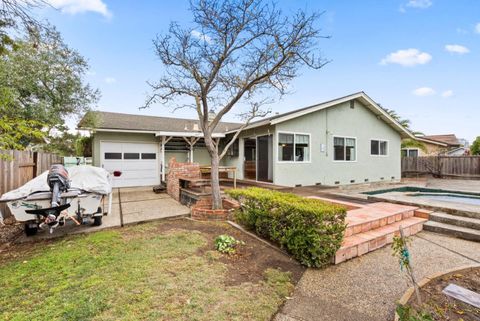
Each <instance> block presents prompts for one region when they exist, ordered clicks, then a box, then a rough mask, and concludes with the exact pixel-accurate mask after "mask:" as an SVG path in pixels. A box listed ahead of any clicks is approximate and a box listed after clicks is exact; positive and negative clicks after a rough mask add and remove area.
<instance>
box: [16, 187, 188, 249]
mask: <svg viewBox="0 0 480 321" xmlns="http://www.w3.org/2000/svg"><path fill="white" fill-rule="evenodd" d="M119 195H120V197H119ZM107 203H108V202H107V201H105V206H107ZM120 210H121V212H122V214H123V223H124V224H134V223H140V222H146V221H152V220H158V219H164V218H172V217H179V216H187V215H189V214H190V209H189V208H188V207H186V206H184V205H182V204H180V203H179V202H177V201H176V200H174V199H173V198H171V197H170V196H169V195H167V194H163V193H161V194H156V193H154V192H153V191H152V188H151V187H136V188H135V187H130V188H120V189H118V188H115V189H114V190H113V191H112V211H111V213H109V214H108V215H106V216H104V217H103V222H102V225H101V226H77V225H76V224H75V223H74V222H73V221H71V220H69V221H68V224H67V225H66V226H64V227H61V228H58V229H56V230H55V232H54V233H53V234H49V233H48V231H39V233H38V234H37V235H35V236H33V237H26V236H25V235H22V236H20V237H19V238H18V239H17V240H16V242H19V243H22V242H31V241H35V240H38V239H49V238H55V237H60V236H63V235H66V234H77V233H89V232H94V231H98V230H102V229H106V228H111V227H118V226H121V219H120Z"/></svg>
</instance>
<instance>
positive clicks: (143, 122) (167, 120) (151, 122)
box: [78, 111, 241, 133]
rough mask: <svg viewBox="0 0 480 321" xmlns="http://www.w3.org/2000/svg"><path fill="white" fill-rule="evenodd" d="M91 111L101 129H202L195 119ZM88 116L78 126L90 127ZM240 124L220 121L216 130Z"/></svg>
mask: <svg viewBox="0 0 480 321" xmlns="http://www.w3.org/2000/svg"><path fill="white" fill-rule="evenodd" d="M91 113H95V116H94V117H95V118H96V120H97V122H98V124H96V128H99V129H116V130H127V131H128V130H138V131H169V132H184V131H200V125H199V121H198V120H195V119H183V118H174V117H157V116H147V115H133V114H122V113H112V112H106V111H94V112H91ZM90 116H91V115H90ZM88 118H89V117H88V116H87V115H85V116H84V117H83V118H82V119H81V120H80V122H79V123H78V128H80V129H82V128H83V129H87V128H88V127H89V126H88V123H87V119H88ZM195 124H197V126H198V127H194V126H195ZM240 126H241V124H239V123H229V122H220V123H219V124H218V126H217V128H216V129H215V132H216V133H223V132H227V131H229V130H233V129H235V128H238V127H240ZM195 128H198V129H195Z"/></svg>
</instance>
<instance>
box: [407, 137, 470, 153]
mask: <svg viewBox="0 0 480 321" xmlns="http://www.w3.org/2000/svg"><path fill="white" fill-rule="evenodd" d="M415 139H416V140H417V141H419V142H421V143H422V144H423V146H424V149H421V148H417V147H413V148H403V149H402V156H409V157H418V156H437V155H448V154H449V152H450V151H452V150H456V149H458V148H460V147H462V144H461V143H460V141H459V139H458V138H457V137H456V136H455V135H454V134H448V135H428V136H417V137H415ZM462 155H463V154H462ZM452 156H453V155H452Z"/></svg>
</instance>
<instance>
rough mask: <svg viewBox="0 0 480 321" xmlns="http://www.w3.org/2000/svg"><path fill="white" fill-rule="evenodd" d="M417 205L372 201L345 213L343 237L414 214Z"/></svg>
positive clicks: (373, 228)
mask: <svg viewBox="0 0 480 321" xmlns="http://www.w3.org/2000/svg"><path fill="white" fill-rule="evenodd" d="M417 210H418V208H417V207H413V206H405V205H398V204H390V203H382V202H379V203H374V204H369V205H368V206H365V207H361V208H358V209H354V210H350V211H348V213H347V218H346V223H347V229H346V230H345V237H349V236H352V235H357V234H360V233H365V232H368V231H371V230H375V229H377V228H379V227H383V226H386V225H390V224H393V223H395V222H399V221H401V220H405V219H408V218H411V217H413V216H414V215H415V211H417Z"/></svg>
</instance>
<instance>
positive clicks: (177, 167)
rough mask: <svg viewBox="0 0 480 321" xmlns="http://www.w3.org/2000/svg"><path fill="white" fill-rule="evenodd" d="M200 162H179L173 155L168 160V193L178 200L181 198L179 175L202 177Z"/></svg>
mask: <svg viewBox="0 0 480 321" xmlns="http://www.w3.org/2000/svg"><path fill="white" fill-rule="evenodd" d="M200 176H201V173H200V164H198V163H179V162H177V160H176V159H175V157H172V158H171V159H170V161H169V162H168V174H167V193H168V195H170V196H171V197H173V198H174V199H176V200H177V201H179V200H180V180H179V179H178V178H179V177H186V178H200Z"/></svg>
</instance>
